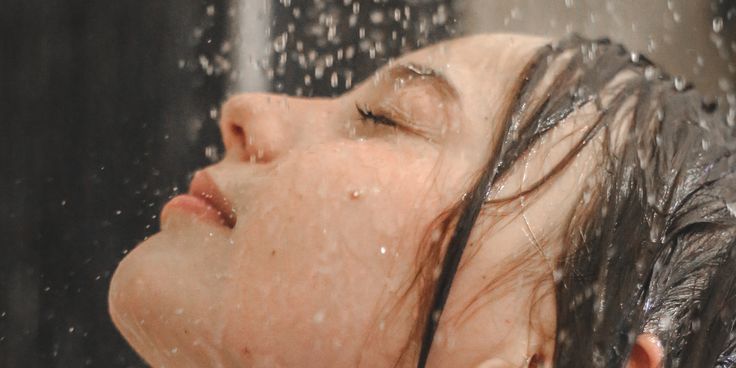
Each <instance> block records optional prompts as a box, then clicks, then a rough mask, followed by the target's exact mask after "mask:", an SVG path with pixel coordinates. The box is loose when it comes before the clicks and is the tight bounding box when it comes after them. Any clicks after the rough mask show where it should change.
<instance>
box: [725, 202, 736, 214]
mask: <svg viewBox="0 0 736 368" xmlns="http://www.w3.org/2000/svg"><path fill="white" fill-rule="evenodd" d="M726 208H727V209H728V212H731V216H733V217H736V202H728V203H726Z"/></svg>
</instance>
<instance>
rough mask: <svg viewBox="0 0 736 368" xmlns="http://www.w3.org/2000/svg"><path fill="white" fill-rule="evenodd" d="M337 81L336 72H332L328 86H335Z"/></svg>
mask: <svg viewBox="0 0 736 368" xmlns="http://www.w3.org/2000/svg"><path fill="white" fill-rule="evenodd" d="M338 82H339V81H338V78H337V72H332V75H331V76H330V86H332V88H336V87H337V83H338Z"/></svg>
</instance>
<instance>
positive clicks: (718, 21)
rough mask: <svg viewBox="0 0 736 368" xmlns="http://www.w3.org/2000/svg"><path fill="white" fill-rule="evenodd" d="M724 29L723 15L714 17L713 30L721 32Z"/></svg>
mask: <svg viewBox="0 0 736 368" xmlns="http://www.w3.org/2000/svg"><path fill="white" fill-rule="evenodd" d="M722 30H723V18H721V17H715V18H713V32H715V33H719V32H721V31H722Z"/></svg>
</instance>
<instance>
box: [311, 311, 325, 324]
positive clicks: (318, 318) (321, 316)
mask: <svg viewBox="0 0 736 368" xmlns="http://www.w3.org/2000/svg"><path fill="white" fill-rule="evenodd" d="M324 320H325V311H323V310H320V311H318V312H317V313H315V314H314V316H312V322H314V323H322V322H324Z"/></svg>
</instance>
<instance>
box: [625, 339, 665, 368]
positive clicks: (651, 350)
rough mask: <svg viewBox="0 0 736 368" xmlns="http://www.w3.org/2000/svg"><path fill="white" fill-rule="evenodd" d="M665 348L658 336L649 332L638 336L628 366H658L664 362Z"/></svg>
mask: <svg viewBox="0 0 736 368" xmlns="http://www.w3.org/2000/svg"><path fill="white" fill-rule="evenodd" d="M663 356H664V349H663V348H662V343H661V342H660V341H659V338H657V336H654V335H652V334H649V333H645V334H641V335H639V336H638V337H637V338H636V344H634V347H633V348H632V350H631V355H630V356H629V361H628V363H627V364H626V368H657V367H659V366H660V364H661V363H662V357H663Z"/></svg>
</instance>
